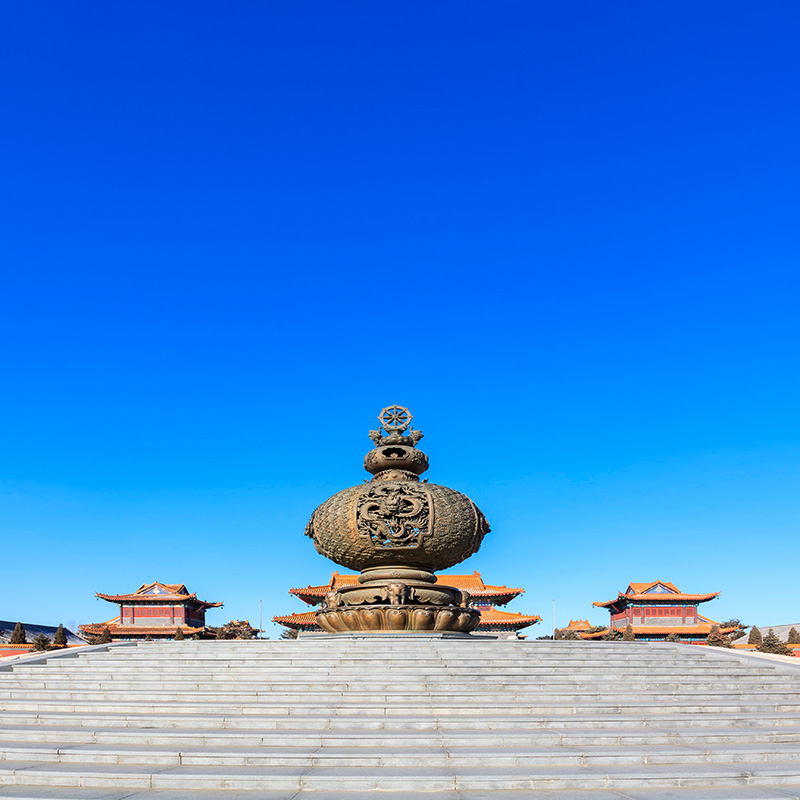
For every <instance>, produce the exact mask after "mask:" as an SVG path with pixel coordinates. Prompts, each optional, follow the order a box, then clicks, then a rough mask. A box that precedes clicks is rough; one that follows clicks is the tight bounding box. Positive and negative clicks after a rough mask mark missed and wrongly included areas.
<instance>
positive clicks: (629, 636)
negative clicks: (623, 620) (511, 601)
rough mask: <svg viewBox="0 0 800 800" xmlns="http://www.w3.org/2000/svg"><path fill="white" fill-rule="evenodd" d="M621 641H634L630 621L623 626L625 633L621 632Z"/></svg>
mask: <svg viewBox="0 0 800 800" xmlns="http://www.w3.org/2000/svg"><path fill="white" fill-rule="evenodd" d="M622 641H623V642H634V641H636V636H635V635H634V633H633V626H632V625H631V624H630V622H629V623H628V624H627V625H626V626H625V633H623V634H622Z"/></svg>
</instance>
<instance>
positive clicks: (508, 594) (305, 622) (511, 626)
mask: <svg viewBox="0 0 800 800" xmlns="http://www.w3.org/2000/svg"><path fill="white" fill-rule="evenodd" d="M436 582H437V583H442V584H445V585H447V586H454V587H456V588H457V589H464V590H466V591H467V592H469V595H470V606H472V607H473V608H477V609H478V610H479V611H480V612H481V621H480V624H479V625H478V627H477V628H476V630H475V633H503V632H507V633H513V632H516V631H519V630H521V629H522V628H527V627H529V626H530V625H535V624H536V623H537V622H539V620H540V619H541V617H538V616H535V615H534V616H531V615H528V614H519V613H513V612H510V611H501V610H500V609H499V608H497V606H504V605H506V604H507V603H509V602H511V601H512V600H513V599H514V598H515V597H518V596H519V595H521V594H523V593H524V592H525V590H524V589H512V588H509V587H508V586H492V585H490V584H487V583H484V582H483V578H482V577H481V574H480V573H479V572H474V573H473V574H472V575H448V574H442V575H437V576H436ZM357 585H358V575H350V574H341V573H339V572H334V573H333V575H331V579H330V581H329V582H328V583H326V584H324V585H323V586H306V587H304V588H302V589H290V590H289V594H293V595H295V596H296V597H299V598H300V599H301V600H302V601H303V602H305V603H308V605H310V606H317V605H319V604H320V603H322V601H323V600H324V598H325V595H326V594H327V593H328V592H332V591H338V590H339V589H341V588H342V587H345V586H357ZM272 621H273V622H277V623H278V624H280V625H283V626H285V627H286V628H291V629H293V630H296V631H300V632H306V633H321V632H322V629H321V628H320V627H319V625H318V624H317V621H316V617H315V613H314V612H313V611H305V612H303V613H300V614H288V615H286V616H282V617H273V618H272Z"/></svg>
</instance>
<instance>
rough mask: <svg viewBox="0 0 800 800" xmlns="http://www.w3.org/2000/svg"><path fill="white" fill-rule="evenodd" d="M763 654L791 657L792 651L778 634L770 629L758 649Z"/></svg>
mask: <svg viewBox="0 0 800 800" xmlns="http://www.w3.org/2000/svg"><path fill="white" fill-rule="evenodd" d="M756 650H758V651H759V652H761V653H773V654H775V655H778V656H790V655H792V651H791V650H790V649H789V648H788V647H787V646H786V645H785V644H784V643H783V642H782V641H781V640H780V639H779V638H778V634H777V633H775V631H773V630H772V628H770V629H769V631H768V632H767V635H766V636H765V637H764V640H763V641H762V642H761V644H760V645H759V646H758V647H757V648H756Z"/></svg>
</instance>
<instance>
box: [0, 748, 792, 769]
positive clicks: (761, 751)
mask: <svg viewBox="0 0 800 800" xmlns="http://www.w3.org/2000/svg"><path fill="white" fill-rule="evenodd" d="M0 761H35V762H48V763H59V764H86V765H93V764H142V765H151V766H162V765H169V766H181V765H182V766H254V767H258V766H264V767H269V766H303V767H306V768H310V767H314V766H331V767H369V766H385V767H415V766H421V767H451V768H453V769H457V768H461V767H470V766H473V765H475V764H480V765H481V766H482V767H503V766H507V767H515V766H530V767H535V768H537V769H538V768H541V767H559V766H580V765H583V766H596V767H604V768H608V767H610V766H611V765H620V764H623V765H636V764H658V765H666V764H672V765H683V764H726V763H733V762H737V763H738V762H740V761H744V762H749V763H756V762H772V761H780V762H784V763H786V762H800V748H799V747H797V745H796V744H794V743H782V744H778V743H774V742H773V743H770V744H768V745H766V744H763V743H761V744H759V743H756V744H753V743H739V744H718V745H715V746H713V747H708V746H697V745H694V746H692V745H688V744H668V745H659V746H652V745H651V746H643V745H631V744H626V745H625V746H622V747H620V746H618V747H613V746H609V745H599V746H598V745H594V746H591V745H590V746H582V747H578V746H566V745H544V746H542V745H540V746H534V745H528V746H514V745H495V746H488V745H483V746H476V745H474V744H473V745H447V746H444V745H431V746H426V747H421V746H419V744H417V745H415V746H409V747H404V748H397V747H395V746H385V745H384V746H375V745H373V746H361V747H353V746H350V745H349V744H347V745H344V746H342V745H339V746H336V745H332V744H331V745H328V744H323V745H322V746H321V747H317V746H315V745H298V744H293V745H289V744H286V743H280V744H279V743H273V744H271V745H263V744H262V745H258V746H250V747H247V746H241V745H240V746H236V747H234V746H227V747H219V746H211V745H206V746H195V747H189V746H182V747H177V746H175V745H150V746H141V745H130V744H121V743H115V744H114V746H113V747H108V746H103V745H99V744H86V745H63V746H57V745H47V744H31V743H26V742H14V743H9V742H5V743H2V744H0Z"/></svg>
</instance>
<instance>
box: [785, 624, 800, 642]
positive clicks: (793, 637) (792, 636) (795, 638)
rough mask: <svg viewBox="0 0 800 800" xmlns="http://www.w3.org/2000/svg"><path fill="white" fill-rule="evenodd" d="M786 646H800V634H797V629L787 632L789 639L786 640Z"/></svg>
mask: <svg viewBox="0 0 800 800" xmlns="http://www.w3.org/2000/svg"><path fill="white" fill-rule="evenodd" d="M786 643H787V644H800V633H798V632H797V628H792V629H791V630H790V631H789V638H788V639H787V640H786Z"/></svg>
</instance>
